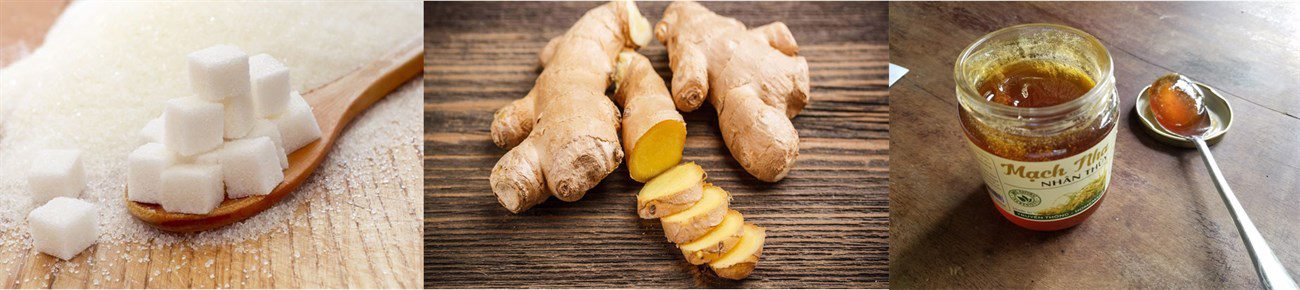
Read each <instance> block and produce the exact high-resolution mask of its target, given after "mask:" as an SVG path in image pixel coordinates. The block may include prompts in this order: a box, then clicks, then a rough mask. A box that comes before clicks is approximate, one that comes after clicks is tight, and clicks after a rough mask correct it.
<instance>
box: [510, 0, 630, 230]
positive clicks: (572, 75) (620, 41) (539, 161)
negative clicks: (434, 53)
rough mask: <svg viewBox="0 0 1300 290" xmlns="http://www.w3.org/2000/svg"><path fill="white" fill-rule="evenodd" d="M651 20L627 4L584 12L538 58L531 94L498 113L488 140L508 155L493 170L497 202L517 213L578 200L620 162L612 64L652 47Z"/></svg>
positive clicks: (623, 2) (619, 3) (627, 2)
mask: <svg viewBox="0 0 1300 290" xmlns="http://www.w3.org/2000/svg"><path fill="white" fill-rule="evenodd" d="M648 28H649V21H647V20H646V19H645V18H644V17H642V16H641V13H640V12H639V11H638V10H637V8H636V5H635V4H633V3H632V2H631V1H618V2H612V3H607V4H604V5H601V6H599V7H596V8H593V9H591V10H590V11H587V13H586V14H584V15H583V16H582V18H581V19H579V20H578V21H577V22H576V23H574V24H573V26H572V27H571V28H569V31H568V32H566V33H565V34H564V35H561V36H559V37H556V38H555V39H553V40H551V41H550V42H549V43H548V44H547V45H546V48H544V49H543V51H542V53H541V54H540V61H541V64H542V66H543V70H542V73H541V74H540V75H539V76H538V77H537V82H536V83H535V84H534V85H533V89H532V90H531V91H529V92H528V94H527V95H526V96H524V98H522V99H518V100H515V101H514V102H511V103H510V104H509V105H506V106H505V107H504V108H501V109H500V110H498V111H497V112H496V114H495V116H494V119H493V121H492V128H491V130H492V141H493V142H494V143H496V144H497V146H500V147H502V148H506V149H510V150H509V152H506V154H505V155H504V156H502V157H501V159H500V160H499V161H497V164H496V166H494V167H493V168H492V176H491V178H490V182H491V185H492V192H493V193H495V194H496V196H497V201H498V202H500V203H501V205H502V206H504V207H505V208H506V209H507V210H509V211H511V212H514V213H519V212H523V211H524V210H527V209H528V208H531V207H532V206H534V205H537V204H539V203H542V202H543V201H545V200H546V199H547V198H549V197H550V196H552V195H554V196H555V197H556V198H558V199H560V200H563V201H568V202H572V201H577V200H579V199H581V198H582V197H583V195H585V194H586V192H587V190H589V189H591V188H592V187H594V186H596V184H597V183H599V182H600V180H601V179H604V178H605V176H607V175H609V173H611V172H613V171H614V169H615V168H618V165H619V164H620V163H621V161H622V159H623V150H622V148H620V146H619V138H618V130H619V125H620V123H619V119H620V116H619V111H618V109H617V108H616V107H614V104H613V103H612V102H610V100H609V98H608V97H605V95H604V93H605V90H606V89H607V88H608V87H609V86H610V85H611V81H610V76H611V74H613V72H614V66H615V60H616V58H617V55H618V53H619V52H621V51H623V50H624V49H636V48H639V47H641V46H643V45H645V44H647V43H648V42H649V35H650V32H649V31H647V30H648Z"/></svg>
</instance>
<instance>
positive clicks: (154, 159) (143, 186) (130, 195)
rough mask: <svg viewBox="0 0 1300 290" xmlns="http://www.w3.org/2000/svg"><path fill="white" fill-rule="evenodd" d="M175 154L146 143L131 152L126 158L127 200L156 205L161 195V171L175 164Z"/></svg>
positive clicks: (159, 146) (163, 147)
mask: <svg viewBox="0 0 1300 290" xmlns="http://www.w3.org/2000/svg"><path fill="white" fill-rule="evenodd" d="M176 161H177V156H176V152H172V151H171V150H170V149H167V146H163V144H160V143H148V144H144V145H141V146H140V148H136V149H135V151H131V154H130V155H128V156H127V157H126V163H127V165H126V166H127V172H126V190H127V191H126V196H127V199H130V200H132V201H136V202H143V203H158V198H159V196H160V195H161V193H162V172H163V169H166V168H167V167H170V166H172V165H173V164H176Z"/></svg>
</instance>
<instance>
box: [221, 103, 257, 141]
mask: <svg viewBox="0 0 1300 290" xmlns="http://www.w3.org/2000/svg"><path fill="white" fill-rule="evenodd" d="M222 105H223V106H224V107H225V129H226V132H225V137H226V139H239V138H243V137H244V136H245V135H248V130H250V129H253V121H257V117H255V115H256V113H254V112H253V99H252V97H249V96H248V95H235V96H230V97H228V98H226V100H225V101H222Z"/></svg>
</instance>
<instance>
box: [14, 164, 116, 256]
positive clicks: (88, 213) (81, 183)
mask: <svg viewBox="0 0 1300 290" xmlns="http://www.w3.org/2000/svg"><path fill="white" fill-rule="evenodd" d="M31 160H32V161H31V164H30V165H29V166H28V169H27V187H28V189H29V190H31V198H32V204H43V205H41V206H40V207H37V208H36V209H33V210H32V211H31V212H30V213H28V214H27V232H28V234H30V235H31V236H32V241H33V247H34V248H36V250H37V251H39V252H42V253H46V254H49V255H51V256H55V257H58V258H59V259H64V260H69V259H72V257H76V256H77V253H81V251H83V250H85V249H86V248H89V247H90V245H92V244H95V241H96V240H98V239H99V210H98V209H96V208H95V205H94V204H91V203H89V202H86V201H83V200H80V199H77V196H79V195H81V192H82V191H83V190H85V189H86V168H85V167H84V166H83V165H82V162H81V151H80V150H66V149H64V150H60V149H46V150H40V151H37V152H36V153H35V154H32V159H31Z"/></svg>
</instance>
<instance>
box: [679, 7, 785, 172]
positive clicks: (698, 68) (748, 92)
mask: <svg viewBox="0 0 1300 290" xmlns="http://www.w3.org/2000/svg"><path fill="white" fill-rule="evenodd" d="M654 33H655V37H656V38H658V39H659V42H662V43H664V45H665V46H666V47H667V48H668V57H669V67H670V68H671V69H672V71H673V79H672V93H673V102H674V105H675V106H676V107H677V109H678V110H682V111H686V112H690V111H694V110H695V109H697V108H699V107H700V105H701V104H702V103H703V102H704V100H705V95H706V94H707V96H708V98H707V99H708V100H709V103H710V104H712V105H713V107H714V109H716V110H717V112H718V127H719V129H721V130H722V138H723V141H725V142H726V144H727V148H728V149H729V150H730V151H731V155H732V156H733V157H735V158H736V160H737V161H739V162H740V165H741V166H742V167H744V168H745V171H747V172H749V174H750V175H753V176H754V177H756V178H758V179H759V180H763V181H768V182H776V181H779V180H781V179H782V178H785V176H786V174H787V173H789V171H790V168H791V167H793V166H794V161H795V157H797V156H798V155H799V134H798V132H796V131H795V129H794V125H793V124H792V123H791V122H790V119H791V118H794V116H795V115H798V114H799V112H800V111H802V110H803V108H804V106H807V105H808V102H809V93H808V91H809V82H808V62H807V61H806V60H804V58H803V57H801V56H799V55H798V52H799V46H798V44H797V43H796V42H795V40H794V36H793V35H791V34H790V30H789V28H787V27H786V26H785V24H783V23H781V22H773V23H771V24H768V25H764V26H760V27H757V28H754V29H749V30H746V28H745V25H744V24H742V23H740V21H737V20H735V19H732V18H728V17H723V16H719V15H717V14H715V13H713V12H712V11H709V9H708V8H705V7H704V6H701V5H700V4H698V3H695V2H690V1H685V2H674V3H673V4H671V5H669V6H668V9H667V10H665V11H664V16H663V19H661V20H660V21H659V23H658V24H656V25H655V31H654Z"/></svg>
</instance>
